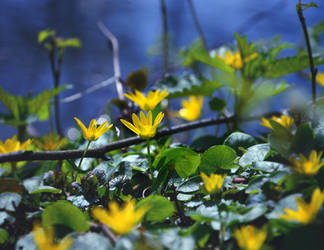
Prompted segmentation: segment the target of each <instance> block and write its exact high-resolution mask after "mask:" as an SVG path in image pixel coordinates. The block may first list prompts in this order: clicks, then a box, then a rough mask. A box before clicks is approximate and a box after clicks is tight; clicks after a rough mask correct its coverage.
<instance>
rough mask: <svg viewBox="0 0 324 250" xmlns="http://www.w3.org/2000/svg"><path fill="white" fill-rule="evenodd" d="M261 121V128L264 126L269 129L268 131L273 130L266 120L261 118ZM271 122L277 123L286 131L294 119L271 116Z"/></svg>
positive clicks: (284, 116)
mask: <svg viewBox="0 0 324 250" xmlns="http://www.w3.org/2000/svg"><path fill="white" fill-rule="evenodd" d="M261 120H262V121H261V123H260V124H261V125H262V126H265V127H267V128H270V129H272V130H274V128H273V127H272V126H271V123H270V122H269V120H268V119H266V118H264V117H262V119H261ZM271 120H273V121H275V122H277V123H279V124H280V125H281V126H283V127H285V128H287V129H291V127H292V125H293V124H294V119H293V118H291V117H290V116H287V115H281V116H280V118H279V117H276V116H272V117H271Z"/></svg>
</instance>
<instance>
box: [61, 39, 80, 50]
mask: <svg viewBox="0 0 324 250" xmlns="http://www.w3.org/2000/svg"><path fill="white" fill-rule="evenodd" d="M59 47H61V48H66V47H73V48H80V47H81V41H80V40H79V39H78V38H68V39H64V41H63V42H62V43H61V44H60V46H59Z"/></svg>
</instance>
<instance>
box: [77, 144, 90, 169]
mask: <svg viewBox="0 0 324 250" xmlns="http://www.w3.org/2000/svg"><path fill="white" fill-rule="evenodd" d="M90 143H91V141H89V142H88V145H87V147H86V149H85V150H84V152H83V155H82V157H81V160H80V162H79V166H78V169H80V167H81V163H82V161H83V158H84V156H85V154H86V153H87V151H88V149H89V146H90Z"/></svg>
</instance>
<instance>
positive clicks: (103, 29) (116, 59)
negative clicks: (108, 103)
mask: <svg viewBox="0 0 324 250" xmlns="http://www.w3.org/2000/svg"><path fill="white" fill-rule="evenodd" d="M97 26H98V28H99V29H100V31H101V32H102V34H103V35H104V36H105V37H106V38H107V39H108V41H109V42H110V43H111V46H112V54H113V66H114V73H115V81H116V90H117V94H118V98H119V99H120V100H124V95H123V84H122V81H121V73H120V64H119V55H118V50H119V46H118V40H117V38H116V37H115V36H114V34H113V33H111V32H110V31H109V30H108V29H107V27H106V26H105V25H104V24H103V23H102V22H101V21H99V22H97Z"/></svg>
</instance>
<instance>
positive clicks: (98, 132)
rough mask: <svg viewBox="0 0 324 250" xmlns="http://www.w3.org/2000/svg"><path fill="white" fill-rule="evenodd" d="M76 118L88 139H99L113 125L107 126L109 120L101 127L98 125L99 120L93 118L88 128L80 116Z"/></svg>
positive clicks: (85, 137)
mask: <svg viewBox="0 0 324 250" xmlns="http://www.w3.org/2000/svg"><path fill="white" fill-rule="evenodd" d="M74 120H75V121H76V122H77V123H78V125H79V126H80V128H81V129H82V133H83V137H84V139H86V140H88V141H96V140H98V138H99V137H100V136H102V135H103V134H104V133H106V132H107V131H108V130H109V129H110V128H111V127H112V124H110V125H109V126H108V127H106V125H107V124H108V122H107V121H105V122H104V123H102V124H101V125H100V126H99V127H97V121H96V120H95V119H92V120H91V122H90V124H89V128H86V127H85V126H84V124H83V123H82V122H81V121H80V120H79V119H78V118H76V117H74Z"/></svg>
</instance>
